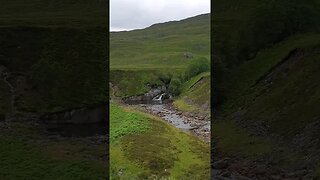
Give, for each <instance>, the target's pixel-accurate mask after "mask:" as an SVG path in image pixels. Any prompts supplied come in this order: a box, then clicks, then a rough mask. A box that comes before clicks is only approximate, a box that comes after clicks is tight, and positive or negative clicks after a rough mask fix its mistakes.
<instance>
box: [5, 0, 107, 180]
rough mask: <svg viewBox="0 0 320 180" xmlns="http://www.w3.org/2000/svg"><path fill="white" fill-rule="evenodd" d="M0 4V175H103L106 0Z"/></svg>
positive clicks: (52, 0) (105, 125)
mask: <svg viewBox="0 0 320 180" xmlns="http://www.w3.org/2000/svg"><path fill="white" fill-rule="evenodd" d="M0 4H1V6H0V167H1V168H0V179H106V178H107V170H108V168H107V167H106V161H107V153H108V152H107V150H106V144H107V133H108V132H107V131H108V122H107V119H108V118H107V117H108V115H107V112H108V108H107V100H108V94H107V93H108V83H107V82H108V81H107V75H108V73H107V72H108V67H109V66H108V1H107V0H90V1H89V0H77V1H74V0H30V1H23V0H12V1H5V0H1V1H0Z"/></svg>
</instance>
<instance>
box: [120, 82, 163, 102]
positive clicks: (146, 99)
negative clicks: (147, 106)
mask: <svg viewBox="0 0 320 180" xmlns="http://www.w3.org/2000/svg"><path fill="white" fill-rule="evenodd" d="M166 90H167V88H166V87H165V86H159V87H157V88H155V89H151V90H150V91H149V92H147V93H145V94H143V95H139V96H131V97H128V98H125V99H123V100H124V102H126V103H128V104H131V103H133V102H152V99H153V98H154V97H156V96H159V95H160V94H162V93H165V92H166Z"/></svg>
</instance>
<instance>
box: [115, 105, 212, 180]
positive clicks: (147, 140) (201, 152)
mask: <svg viewBox="0 0 320 180" xmlns="http://www.w3.org/2000/svg"><path fill="white" fill-rule="evenodd" d="M110 113H111V114H110V118H111V119H110V129H111V130H112V129H117V127H121V126H122V125H120V122H122V121H124V120H123V119H127V118H130V120H126V121H127V122H132V123H131V124H132V125H130V126H126V127H132V129H135V130H134V133H133V131H127V130H125V129H126V128H125V129H121V131H125V133H122V136H121V137H119V136H118V138H117V139H115V140H114V141H111V146H110V162H111V163H110V164H111V167H110V172H111V174H110V177H111V179H128V178H131V179H142V178H151V177H158V178H172V179H181V178H185V179H190V178H191V179H208V178H209V176H210V174H209V172H210V147H209V145H208V144H205V143H204V142H202V141H201V140H199V139H197V138H196V137H194V136H192V135H188V134H186V133H184V132H181V131H180V130H178V129H176V128H174V127H171V126H170V125H169V124H166V123H164V122H162V120H159V119H157V118H156V117H153V116H151V115H148V114H144V113H141V112H138V111H137V110H134V109H131V108H123V107H121V106H119V105H116V104H112V105H111V111H110ZM119 113H121V114H122V117H123V116H125V118H119ZM120 117H121V116H120ZM132 117H133V118H132ZM137 117H139V118H137ZM142 121H145V123H147V124H148V125H149V128H148V129H146V128H141V126H137V125H138V124H141V122H142ZM121 124H122V123H121ZM125 124H126V123H125ZM133 124H134V125H133ZM136 127H138V128H136ZM142 127H144V125H142ZM110 133H111V137H113V136H114V135H113V134H112V133H117V132H114V131H111V132H110Z"/></svg>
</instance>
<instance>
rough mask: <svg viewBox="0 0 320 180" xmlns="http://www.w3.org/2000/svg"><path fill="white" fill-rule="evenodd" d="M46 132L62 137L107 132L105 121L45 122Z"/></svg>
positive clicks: (104, 133) (86, 135) (103, 133)
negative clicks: (85, 122)
mask: <svg viewBox="0 0 320 180" xmlns="http://www.w3.org/2000/svg"><path fill="white" fill-rule="evenodd" d="M45 128H46V132H47V133H49V134H50V135H59V136H62V137H90V136H96V135H106V134H107V130H108V129H107V128H108V126H107V123H106V122H102V123H88V124H46V125H45Z"/></svg>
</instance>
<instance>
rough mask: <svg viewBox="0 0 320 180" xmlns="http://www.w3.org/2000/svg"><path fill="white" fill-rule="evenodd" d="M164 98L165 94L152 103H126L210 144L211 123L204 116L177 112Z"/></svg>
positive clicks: (131, 101)
mask: <svg viewBox="0 0 320 180" xmlns="http://www.w3.org/2000/svg"><path fill="white" fill-rule="evenodd" d="M162 96H163V94H161V95H160V98H159V96H158V97H155V98H153V99H152V100H151V101H139V100H138V101H133V100H130V101H125V103H126V104H127V105H129V106H133V107H136V108H138V109H142V110H143V111H145V112H147V113H149V114H152V115H155V116H158V117H160V118H161V119H162V120H164V121H166V122H167V123H169V124H171V125H173V126H175V127H176V128H178V129H181V130H182V131H184V132H188V133H192V134H194V135H196V136H197V137H199V138H201V139H203V140H204V141H206V142H210V131H211V126H210V121H208V120H206V119H205V118H204V117H203V116H199V115H195V114H192V113H187V112H181V111H179V110H177V109H176V108H174V107H173V106H172V103H171V102H168V101H165V100H164V101H163V100H162V98H161V97H162Z"/></svg>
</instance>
